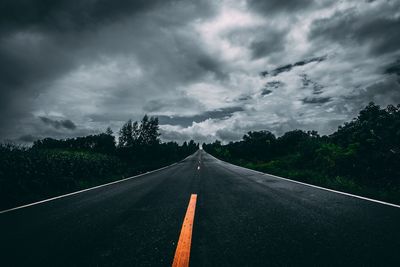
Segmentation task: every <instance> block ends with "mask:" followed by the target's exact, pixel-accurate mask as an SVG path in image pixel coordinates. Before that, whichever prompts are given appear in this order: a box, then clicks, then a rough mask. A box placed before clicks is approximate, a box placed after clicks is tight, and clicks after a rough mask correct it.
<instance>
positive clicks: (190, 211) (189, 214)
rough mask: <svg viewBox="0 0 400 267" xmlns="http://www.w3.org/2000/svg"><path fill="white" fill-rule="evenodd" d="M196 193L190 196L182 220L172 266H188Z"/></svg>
mask: <svg viewBox="0 0 400 267" xmlns="http://www.w3.org/2000/svg"><path fill="white" fill-rule="evenodd" d="M196 201H197V194H192V195H191V196H190V201H189V206H188V208H187V210H186V215H185V219H184V220H183V224H182V229H181V234H180V236H179V241H178V246H177V247H176V251H175V257H174V262H173V263H172V267H183V266H184V267H187V266H189V257H190V246H191V243H192V230H193V222H194V212H195V210H196Z"/></svg>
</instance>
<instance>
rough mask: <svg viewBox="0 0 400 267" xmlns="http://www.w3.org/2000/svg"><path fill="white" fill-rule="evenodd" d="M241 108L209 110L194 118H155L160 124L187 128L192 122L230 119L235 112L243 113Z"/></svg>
mask: <svg viewBox="0 0 400 267" xmlns="http://www.w3.org/2000/svg"><path fill="white" fill-rule="evenodd" d="M243 110H244V109H243V108H242V107H229V108H221V109H217V110H211V111H207V112H203V113H201V114H198V115H194V116H162V115H161V116H157V117H158V118H159V121H160V124H170V125H179V126H182V127H188V126H190V125H192V123H193V122H202V121H205V120H207V119H227V118H230V117H232V115H233V114H234V113H235V112H240V111H243Z"/></svg>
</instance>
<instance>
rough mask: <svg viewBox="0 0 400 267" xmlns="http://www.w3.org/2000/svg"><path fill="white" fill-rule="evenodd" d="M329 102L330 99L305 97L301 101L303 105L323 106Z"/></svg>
mask: <svg viewBox="0 0 400 267" xmlns="http://www.w3.org/2000/svg"><path fill="white" fill-rule="evenodd" d="M331 100H332V98H331V97H305V98H303V99H302V102H303V103H304V104H325V103H327V102H330V101H331Z"/></svg>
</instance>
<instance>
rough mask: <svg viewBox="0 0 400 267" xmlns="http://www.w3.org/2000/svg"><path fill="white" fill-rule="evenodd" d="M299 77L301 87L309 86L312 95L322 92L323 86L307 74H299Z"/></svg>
mask: <svg viewBox="0 0 400 267" xmlns="http://www.w3.org/2000/svg"><path fill="white" fill-rule="evenodd" d="M300 77H301V82H302V85H303V88H311V89H312V90H313V94H314V95H319V94H322V93H323V90H322V89H323V88H324V87H323V86H322V85H321V84H319V83H317V82H316V81H313V80H311V79H310V77H309V76H308V75H307V74H301V75H300Z"/></svg>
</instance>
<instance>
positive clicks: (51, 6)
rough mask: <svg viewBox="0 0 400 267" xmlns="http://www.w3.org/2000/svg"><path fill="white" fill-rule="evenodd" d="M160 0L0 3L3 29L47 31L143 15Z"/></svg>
mask: <svg viewBox="0 0 400 267" xmlns="http://www.w3.org/2000/svg"><path fill="white" fill-rule="evenodd" d="M163 2H166V1H161V0H120V1H108V0H82V1H68V0H59V1H46V0H29V1H26V0H3V1H1V2H0V25H1V28H2V30H3V31H4V30H13V29H16V28H18V29H26V28H29V29H32V28H34V29H37V28H40V29H45V30H51V31H70V30H72V31H81V30H84V29H86V28H93V27H95V26H98V25H99V24H104V23H110V22H112V21H114V20H116V19H120V18H121V17H124V16H127V15H131V14H134V13H138V12H143V11H145V10H148V9H149V8H152V7H154V6H155V5H157V4H161V3H163Z"/></svg>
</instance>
